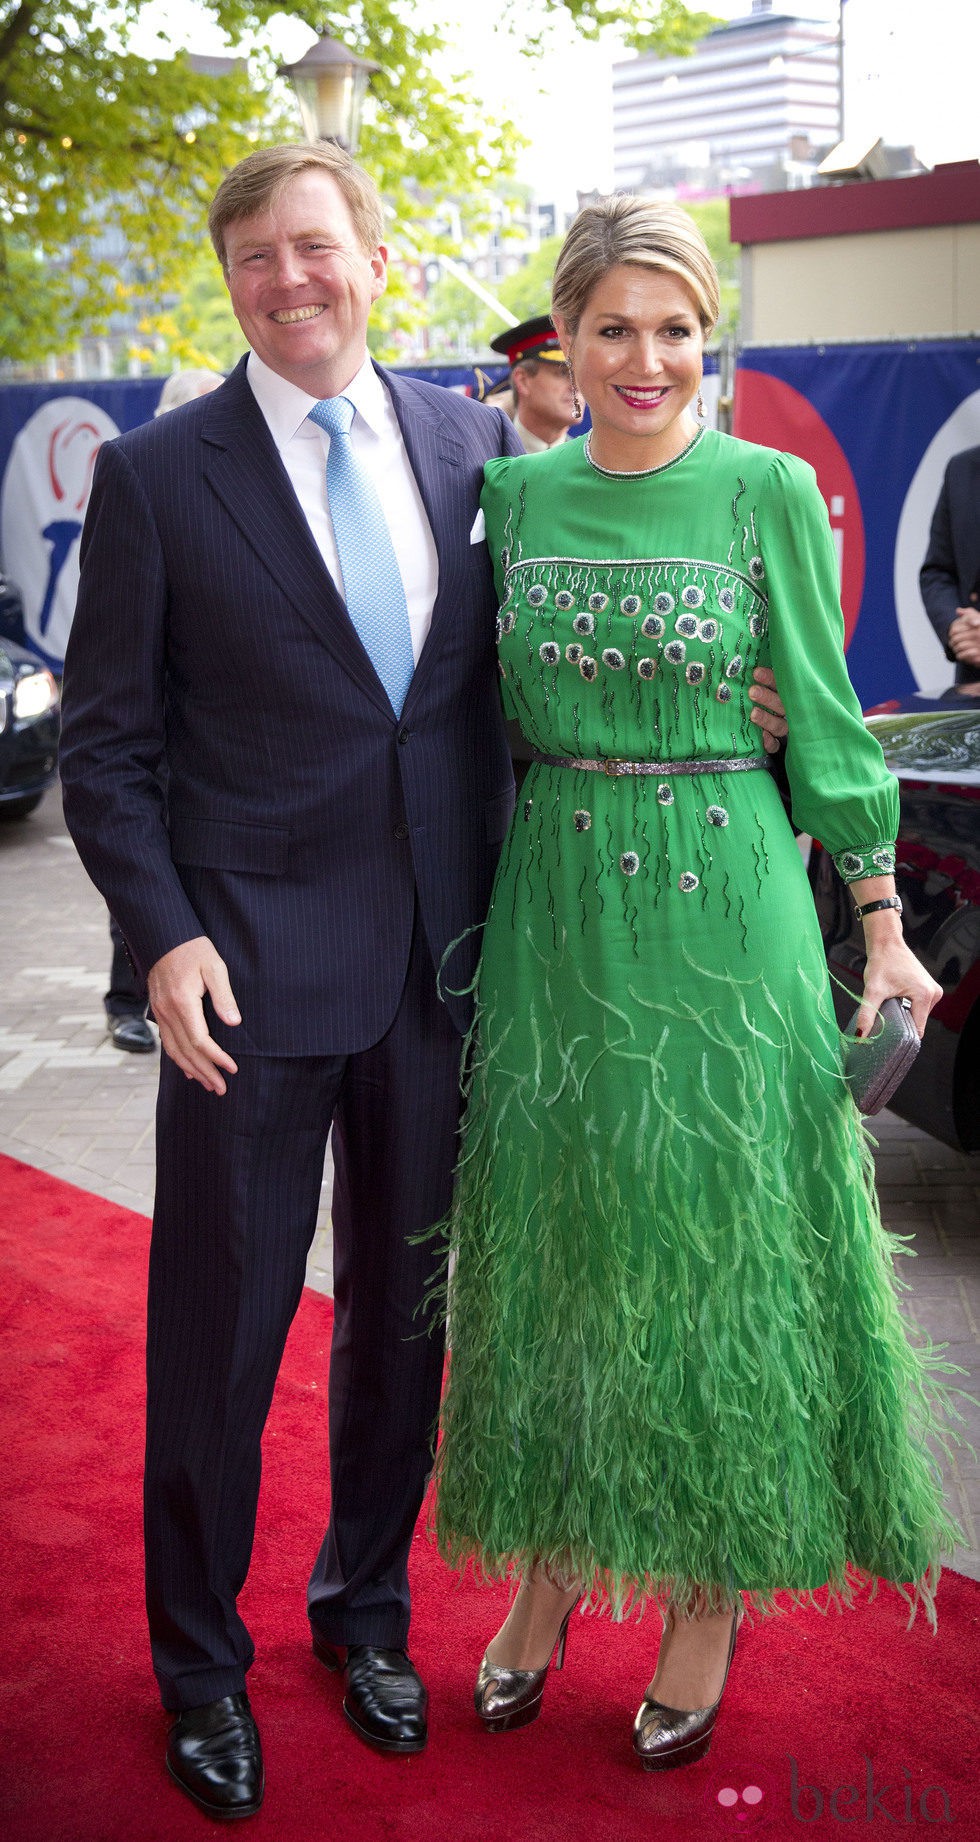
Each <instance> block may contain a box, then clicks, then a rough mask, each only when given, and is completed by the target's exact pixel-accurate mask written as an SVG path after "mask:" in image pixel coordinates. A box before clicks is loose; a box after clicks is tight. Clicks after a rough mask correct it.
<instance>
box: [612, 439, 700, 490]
mask: <svg viewBox="0 0 980 1842" xmlns="http://www.w3.org/2000/svg"><path fill="white" fill-rule="evenodd" d="M703 434H704V429H703V428H700V429H697V430H695V433H694V434H693V435H692V436H691V439H690V441H689V442H688V444H687V446H686V448H682V449H681V451H680V453H679V454H675V455H674V457H673V459H672V460H669V461H661V463H660V465H659V467H639V468H629V467H622V468H619V467H600V465H599V462H598V461H597V460H593V458H592V430H591V429H590V430H589V432H588V434H587V435H586V437H585V444H584V445H585V458H586V460H587V461H588V463H589V466H590V467H592V468H593V469H594V471H595V472H596V473H601V474H602V475H603V476H604V478H606V479H607V480H647V479H649V478H650V476H651V475H652V474H654V473H666V471H667V469H668V467H676V465H677V463H678V461H682V460H686V458H687V456H688V455H689V454H690V452H691V450H692V448H696V447H697V445H698V442H699V441H700V440H701V437H702V435H703Z"/></svg>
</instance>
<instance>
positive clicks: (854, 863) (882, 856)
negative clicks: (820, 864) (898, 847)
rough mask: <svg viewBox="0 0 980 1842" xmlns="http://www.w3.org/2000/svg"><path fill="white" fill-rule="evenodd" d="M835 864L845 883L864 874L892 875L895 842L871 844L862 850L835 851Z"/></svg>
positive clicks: (852, 881) (854, 880)
mask: <svg viewBox="0 0 980 1842" xmlns="http://www.w3.org/2000/svg"><path fill="white" fill-rule="evenodd" d="M834 865H835V867H836V870H837V874H838V876H840V877H842V878H843V880H844V882H845V883H856V882H857V881H858V879H859V878H860V877H862V876H891V875H892V873H893V871H894V869H895V846H894V845H893V844H869V845H867V846H865V848H864V849H861V850H849V851H835V852H834Z"/></svg>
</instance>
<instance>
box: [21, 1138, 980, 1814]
mask: <svg viewBox="0 0 980 1842" xmlns="http://www.w3.org/2000/svg"><path fill="white" fill-rule="evenodd" d="M148 1238H149V1226H148V1223H147V1222H146V1220H145V1219H144V1218H143V1217H141V1216H136V1215H132V1214H130V1213H128V1212H127V1211H126V1210H124V1209H120V1208H117V1207H115V1206H114V1205H113V1204H111V1203H106V1202H103V1201H101V1200H100V1199H99V1198H97V1197H94V1196H89V1195H87V1194H86V1193H85V1192H83V1191H81V1190H76V1189H72V1188H70V1187H68V1186H67V1185H65V1184H63V1183H59V1182H58V1181H56V1180H55V1179H54V1178H51V1177H47V1176H44V1175H43V1174H41V1173H40V1172H37V1171H34V1170H31V1169H29V1168H28V1167H27V1166H25V1165H22V1164H17V1163H15V1162H13V1161H12V1160H10V1159H8V1158H2V1157H0V1257H2V1263H3V1285H2V1298H3V1306H2V1322H3V1332H4V1336H3V1357H2V1372H0V1400H2V1403H3V1407H2V1412H3V1421H4V1424H3V1428H2V1444H0V1451H2V1453H3V1457H4V1461H5V1465H4V1469H5V1479H4V1482H3V1486H2V1491H3V1494H2V1504H3V1509H2V1516H3V1524H4V1548H5V1551H4V1554H3V1556H2V1560H0V1565H2V1576H0V1577H2V1579H3V1583H4V1587H5V1592H4V1615H3V1621H2V1640H0V1641H2V1646H3V1665H2V1686H0V1694H2V1748H3V1750H2V1764H0V1836H2V1837H3V1839H4V1842H184V1838H198V1842H200V1838H202V1837H203V1836H204V1835H205V1834H207V1833H211V1834H213V1833H214V1831H213V1829H210V1827H209V1823H208V1819H207V1818H206V1817H204V1816H203V1815H202V1814H201V1813H200V1812H199V1811H197V1810H196V1809H195V1808H194V1807H193V1806H192V1805H191V1804H189V1803H188V1802H187V1801H186V1799H184V1798H183V1797H182V1796H181V1794H180V1793H179V1792H178V1791H177V1790H175V1789H174V1788H173V1787H172V1786H171V1785H170V1783H169V1781H168V1780H167V1778H166V1776H165V1773H164V1769H163V1763H162V1761H163V1744H164V1735H165V1730H166V1721H165V1717H164V1716H163V1715H162V1713H161V1712H160V1710H159V1708H158V1706H157V1704H156V1697H155V1684H154V1682H153V1678H152V1675H151V1672H150V1667H149V1660H148V1656H147V1650H146V1641H145V1634H144V1628H143V1613H142V1603H141V1561H140V1527H139V1518H140V1504H139V1473H140V1451H141V1411H142V1400H141V1397H142V1317H143V1289H144V1274H145V1262H146V1251H147V1243H148ZM329 1338H330V1306H329V1304H328V1303H327V1302H326V1301H325V1300H324V1299H322V1298H319V1297H316V1296H314V1295H313V1294H311V1293H307V1294H306V1295H305V1297H304V1300H303V1305H302V1308H301V1310H300V1313H299V1316H298V1319H297V1322H296V1324H295V1326H294V1329H293V1333H292V1336H291V1338H290V1343H289V1348H288V1350H287V1353H286V1360H285V1363H284V1366H283V1371H282V1375H281V1377H280V1382H279V1388H278V1392H277V1396H276V1401H275V1405H274V1408H273V1413H272V1417H271V1420H270V1423H269V1428H268V1433H267V1436H266V1444H265V1474H264V1481H263V1492H262V1502H261V1506H260V1514H259V1529H258V1536H257V1540H256V1547H255V1556H254V1560H253V1564H252V1572H251V1577H250V1582H249V1587H248V1598H247V1605H246V1616H247V1617H248V1621H249V1624H250V1627H251V1629H252V1631H253V1634H254V1636H255V1639H256V1644H257V1650H258V1661H257V1662H256V1664H255V1667H254V1669H253V1670H252V1672H251V1675H250V1678H249V1689H250V1692H251V1696H252V1701H253V1705H254V1707H255V1710H256V1713H257V1715H258V1719H259V1721H260V1724H261V1728H262V1736H263V1742H264V1747H265V1756H266V1772H267V1779H268V1788H267V1792H266V1800H265V1805H264V1807H263V1809H262V1811H261V1813H260V1814H259V1816H258V1817H256V1818H254V1819H252V1821H251V1822H250V1823H249V1825H248V1826H247V1831H241V1832H240V1831H237V1830H236V1834H237V1833H247V1834H248V1835H249V1836H252V1835H254V1836H255V1838H256V1842H262V1838H263V1837H264V1838H265V1839H266V1842H319V1839H320V1838H324V1842H327V1839H329V1842H409V1839H410V1838H411V1839H412V1842H415V1839H416V1838H419V1839H421V1842H573V1839H574V1842H578V1839H579V1838H582V1839H583V1842H585V1839H587V1842H688V1839H689V1838H692V1837H694V1838H696V1839H697V1842H700V1838H701V1837H704V1838H706V1839H707V1842H711V1839H712V1838H715V1837H718V1838H723V1837H725V1836H732V1835H736V1834H744V1833H746V1832H747V1831H749V1830H753V1831H754V1832H755V1833H757V1834H761V1835H765V1836H769V1837H772V1838H776V1839H777V1842H783V1839H784V1838H788V1837H792V1836H796V1835H803V1834H810V1835H815V1836H819V1837H828V1836H836V1835H839V1834H840V1833H841V1827H840V1826H841V1824H843V1823H851V1824H853V1825H854V1829H853V1830H852V1833H856V1834H858V1835H860V1836H865V1835H871V1836H875V1835H880V1836H884V1835H885V1834H889V1835H891V1834H894V1833H896V1828H898V1829H899V1832H900V1833H902V1834H906V1833H908V1832H909V1831H910V1830H912V1831H915V1830H918V1831H919V1832H921V1833H930V1834H935V1833H936V1826H938V1827H939V1832H940V1833H943V1832H944V1830H945V1829H946V1827H947V1826H948V1824H949V1822H950V1819H951V1820H952V1824H953V1826H954V1828H953V1833H954V1834H955V1835H956V1836H958V1837H960V1838H963V1842H967V1839H968V1838H969V1839H974V1838H978V1837H980V1790H978V1776H980V1775H978V1770H977V1767H978V1762H980V1744H978V1735H977V1724H976V1714H975V1681H976V1660H977V1655H978V1644H977V1639H978V1635H980V1586H977V1585H975V1584H974V1583H973V1582H971V1581H969V1580H965V1579H962V1578H961V1577H959V1576H957V1575H955V1574H948V1575H946V1576H945V1577H944V1580H943V1583H942V1585H941V1587H940V1592H939V1599H938V1606H939V1635H938V1637H935V1638H934V1637H932V1636H931V1635H930V1633H929V1631H928V1629H927V1628H926V1626H925V1625H924V1624H923V1623H921V1622H920V1621H917V1623H916V1625H915V1627H914V1628H913V1630H912V1631H911V1632H909V1633H906V1632H905V1629H904V1614H903V1608H902V1605H901V1603H900V1602H899V1601H898V1600H897V1598H896V1597H895V1596H894V1595H892V1594H884V1593H883V1594H882V1595H881V1597H880V1598H879V1599H878V1601H877V1602H876V1603H875V1604H873V1605H869V1606H865V1607H863V1608H861V1609H860V1610H858V1611H856V1612H854V1613H852V1614H850V1615H849V1616H846V1617H844V1618H840V1617H838V1616H837V1615H836V1614H832V1615H830V1616H829V1617H827V1618H822V1617H821V1616H820V1615H819V1614H818V1613H816V1612H808V1613H795V1614H794V1615H793V1616H792V1617H787V1618H785V1619H778V1620H776V1621H773V1622H770V1623H769V1624H768V1625H766V1626H764V1627H759V1628H756V1629H755V1630H747V1631H746V1630H743V1634H742V1639H740V1643H739V1651H738V1655H737V1656H736V1659H735V1664H734V1667H733V1671H732V1679H731V1683H730V1686H729V1692H728V1696H727V1698H726V1704H725V1709H724V1713H723V1718H722V1721H721V1723H720V1725H719V1729H718V1733H717V1736H716V1739H715V1743H714V1748H713V1750H712V1752H711V1754H710V1756H709V1758H708V1759H707V1760H705V1761H704V1763H703V1764H701V1765H697V1766H692V1767H690V1768H689V1769H688V1770H687V1771H685V1772H680V1773H678V1772H674V1773H667V1774H663V1775H645V1774H644V1773H643V1772H641V1771H640V1770H639V1769H638V1767H636V1766H635V1765H634V1763H633V1760H632V1756H631V1753H630V1749H629V1733H630V1725H631V1721H632V1716H633V1712H634V1709H635V1706H636V1703H637V1701H638V1700H639V1697H640V1694H641V1692H642V1690H643V1688H644V1686H645V1684H646V1682H647V1680H648V1678H649V1676H650V1674H651V1673H652V1657H653V1654H654V1651H655V1642H656V1632H657V1629H658V1621H657V1620H655V1619H654V1618H652V1617H651V1618H650V1619H649V1620H647V1621H643V1622H641V1623H639V1624H636V1623H633V1624H631V1625H629V1626H627V1627H623V1628H619V1629H617V1628H616V1627H614V1626H612V1625H611V1624H610V1623H609V1621H608V1620H606V1619H584V1620H577V1621H576V1622H575V1624H574V1626H573V1629H572V1632H571V1636H570V1640H569V1648H568V1664H567V1666H566V1669H565V1672H564V1674H563V1675H562V1676H553V1677H552V1679H551V1681H550V1683H549V1685H548V1691H547V1695H546V1699H545V1708H544V1712H543V1714H542V1716H541V1718H540V1720H539V1721H538V1722H537V1723H536V1724H535V1725H534V1726H532V1727H530V1728H528V1729H526V1730H525V1731H524V1732H519V1733H515V1734H504V1735H500V1736H489V1735H484V1734H483V1733H482V1732H481V1730H480V1729H479V1728H478V1726H477V1724H476V1720H475V1716H474V1714H473V1712H472V1704H471V1699H470V1697H471V1687H472V1679H473V1676H474V1673H475V1670H476V1665H477V1663H478V1661H479V1657H480V1654H481V1652H482V1647H483V1643H484V1641H485V1639H486V1637H487V1636H488V1635H489V1633H490V1632H491V1631H492V1629H493V1628H494V1624H495V1621H496V1619H497V1618H498V1615H499V1613H500V1607H501V1605H502V1603H503V1598H502V1595H501V1594H500V1592H499V1591H496V1590H495V1591H493V1592H491V1591H488V1590H487V1589H483V1588H477V1587H475V1586H473V1585H471V1584H466V1585H464V1586H462V1587H459V1586H454V1585H453V1584H452V1583H451V1581H450V1579H449V1577H448V1575H447V1574H446V1572H445V1570H444V1568H443V1566H442V1564H441V1562H440V1561H439V1560H438V1558H437V1557H436V1556H435V1555H434V1554H433V1552H432V1551H431V1549H430V1548H429V1546H428V1545H427V1543H426V1541H425V1539H424V1538H419V1539H418V1540H417V1541H416V1546H415V1553H414V1591H415V1605H416V1613H415V1621H414V1624H413V1654H414V1656H415V1659H416V1661H417V1663H418V1664H419V1666H420V1668H421V1670H422V1672H423V1675H424V1676H425V1678H426V1680H427V1681H428V1683H429V1687H430V1691H431V1697H432V1711H431V1726H432V1738H431V1741H430V1744H429V1747H428V1750H427V1751H426V1752H425V1753H424V1754H422V1755H421V1756H420V1757H418V1758H414V1759H401V1760H399V1759H394V1760H388V1759H381V1758H378V1757H376V1756H375V1755H374V1754H373V1753H371V1752H369V1751H368V1750H367V1749H366V1748H365V1747H363V1746H362V1745H361V1744H360V1742H359V1741H358V1740H357V1739H356V1738H355V1737H354V1735H353V1734H352V1733H350V1731H349V1730H348V1728H347V1727H346V1724H345V1723H344V1721H343V1720H342V1718H341V1716H340V1712H339V1699H340V1697H339V1689H338V1686H337V1684H336V1683H335V1682H334V1681H333V1680H331V1679H330V1678H328V1677H327V1676H326V1675H325V1674H324V1672H323V1671H322V1670H321V1669H320V1668H319V1667H318V1666H317V1665H315V1664H314V1662H313V1659H312V1657H311V1655H310V1651H309V1644H308V1640H307V1635H306V1618H305V1611H304V1583H305V1579H306V1575H307V1572H308V1569H309V1566H310V1564H311V1561H312V1557H313V1555H314V1554H315V1552H316V1548H317V1545H318V1542H319V1539H320V1533H321V1530H322V1525H323V1517H324V1511H325V1507H326V1504H325V1497H326V1490H325V1485H324V1484H323V1483H322V1482H319V1481H318V1482H316V1483H314V1484H313V1485H311V1484H310V1483H309V1482H308V1479H309V1478H313V1479H318V1480H319V1479H322V1478H323V1476H324V1475H325V1454H326V1389H325V1383H326V1373H327V1347H328V1344H329ZM793 1761H795V1762H796V1764H795V1766H794V1764H793V1763H792V1762H793ZM794 1772H795V1790H794ZM750 1786H754V1787H756V1793H754V1794H753V1801H751V1802H746V1801H745V1800H744V1798H742V1797H741V1795H739V1796H738V1799H737V1801H732V1798H734V1794H735V1793H739V1794H740V1793H742V1792H743V1791H744V1790H745V1789H746V1787H750ZM930 1787H932V1788H931V1789H930ZM719 1791H723V1792H729V1793H731V1794H732V1798H729V1799H726V1801H724V1802H719V1801H718V1793H719ZM758 1793H761V1796H759V1795H758ZM818 1812H819V1814H818ZM930 1826H931V1827H930Z"/></svg>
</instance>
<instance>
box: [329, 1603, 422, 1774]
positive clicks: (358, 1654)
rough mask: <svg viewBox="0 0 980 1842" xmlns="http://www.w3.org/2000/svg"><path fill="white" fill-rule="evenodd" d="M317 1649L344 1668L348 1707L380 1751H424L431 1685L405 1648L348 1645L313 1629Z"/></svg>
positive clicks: (353, 1720)
mask: <svg viewBox="0 0 980 1842" xmlns="http://www.w3.org/2000/svg"><path fill="white" fill-rule="evenodd" d="M313 1655H314V1656H315V1657H318V1658H319V1660H320V1662H321V1663H323V1664H324V1665H325V1666H326V1668H327V1669H331V1670H340V1669H342V1670H343V1672H344V1679H345V1682H346V1684H347V1693H346V1695H345V1696H344V1713H345V1715H346V1716H347V1719H348V1721H349V1722H350V1725H351V1726H352V1727H353V1729H354V1732H355V1733H356V1734H357V1735H358V1736H359V1738H360V1739H362V1740H366V1741H367V1744H368V1745H369V1746H374V1747H375V1748H376V1749H377V1751H378V1752H400V1753H404V1752H421V1751H422V1748H423V1746H424V1745H425V1742H426V1740H427V1739H428V1729H427V1727H426V1721H425V1716H426V1710H427V1708H428V1705H429V1697H428V1694H427V1693H426V1689H425V1685H424V1683H423V1682H422V1680H421V1677H420V1676H419V1674H418V1671H417V1670H416V1669H415V1668H414V1666H413V1664H412V1663H411V1662H410V1661H409V1658H408V1656H407V1654H406V1652H405V1651H404V1650H377V1649H375V1647H374V1645H373V1644H350V1645H349V1646H348V1648H347V1649H346V1650H344V1649H343V1648H342V1647H339V1646H338V1645H336V1644H331V1642H330V1641H329V1639H328V1638H325V1637H321V1636H320V1634H319V1632H318V1631H314V1633H313Z"/></svg>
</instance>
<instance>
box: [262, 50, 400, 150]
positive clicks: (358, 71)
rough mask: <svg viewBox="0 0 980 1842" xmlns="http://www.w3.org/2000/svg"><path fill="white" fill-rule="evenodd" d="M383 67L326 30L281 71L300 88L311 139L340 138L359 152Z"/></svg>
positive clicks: (302, 108) (295, 88)
mask: <svg viewBox="0 0 980 1842" xmlns="http://www.w3.org/2000/svg"><path fill="white" fill-rule="evenodd" d="M380 69H381V65H380V64H372V63H371V61H370V59H369V58H359V57H358V56H357V54H356V53H355V52H353V51H348V49H347V46H346V45H342V44H341V43H340V41H339V40H338V39H336V38H331V37H330V36H329V34H328V33H326V32H324V33H323V35H322V37H320V38H318V39H317V41H316V44H315V45H311V46H310V49H309V51H307V52H306V53H305V54H304V56H303V57H301V58H299V59H298V60H297V62H296V63H295V64H280V66H279V70H278V73H277V74H278V75H279V76H280V77H288V78H289V81H290V83H291V84H292V86H293V89H294V90H295V91H296V100H297V101H298V103H299V110H300V114H301V115H302V117H303V127H304V128H305V130H306V137H307V140H310V141H336V142H338V143H339V145H340V146H341V147H344V148H346V150H347V152H348V153H356V152H357V142H358V138H359V136H360V131H361V109H362V108H363V106H364V98H365V96H366V94H367V87H368V84H369V82H370V80H371V78H372V76H373V75H374V73H375V71H376V70H380Z"/></svg>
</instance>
